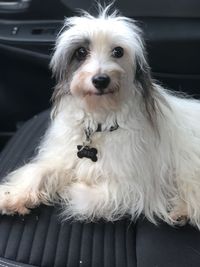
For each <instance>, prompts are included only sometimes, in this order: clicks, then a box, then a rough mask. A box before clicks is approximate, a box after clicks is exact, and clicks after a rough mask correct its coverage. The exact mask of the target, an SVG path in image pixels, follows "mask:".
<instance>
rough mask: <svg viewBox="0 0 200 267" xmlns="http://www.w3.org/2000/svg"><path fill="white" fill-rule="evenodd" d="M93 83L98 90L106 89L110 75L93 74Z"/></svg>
mask: <svg viewBox="0 0 200 267" xmlns="http://www.w3.org/2000/svg"><path fill="white" fill-rule="evenodd" d="M92 83H93V85H94V86H95V87H96V88H97V89H98V90H100V91H102V90H103V89H106V88H107V87H108V85H109V83H110V77H109V76H108V75H106V74H101V75H95V76H94V77H93V78H92Z"/></svg>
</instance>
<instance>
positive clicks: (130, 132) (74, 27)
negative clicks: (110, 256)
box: [0, 7, 200, 228]
mask: <svg viewBox="0 0 200 267" xmlns="http://www.w3.org/2000/svg"><path fill="white" fill-rule="evenodd" d="M108 9H109V7H107V8H106V9H104V10H101V12H100V15H99V16H98V17H97V18H96V17H93V16H91V15H89V14H88V13H84V14H83V15H82V16H81V17H72V18H67V19H66V21H65V25H64V27H63V29H62V31H61V33H60V35H59V37H58V39H57V43H56V49H55V53H54V55H53V58H52V61H51V67H52V70H53V73H54V74H55V76H56V78H57V80H58V83H57V86H56V88H55V92H54V94H53V99H54V106H53V110H52V122H51V125H50V127H49V129H48V131H47V133H46V134H45V137H44V138H43V141H42V142H41V145H40V147H39V152H38V154H37V156H36V157H35V158H34V159H33V160H32V161H31V162H30V163H28V164H26V165H25V166H23V167H21V168H19V169H17V170H16V171H14V172H12V173H10V174H9V175H8V176H7V177H6V178H5V180H4V182H3V183H2V185H1V186H0V210H1V212H2V213H3V214H12V213H19V214H26V213H28V212H29V208H31V207H34V206H36V205H39V204H40V203H50V204H52V203H55V202H60V203H61V205H62V206H63V216H64V218H69V217H73V218H75V219H78V220H95V219H99V218H104V219H106V220H111V221H112V220H116V219H118V218H120V217H122V216H124V215H126V214H130V215H131V217H132V219H135V218H137V217H138V216H139V215H140V214H141V213H143V214H144V215H145V216H146V217H147V218H148V219H149V220H150V221H151V222H154V223H156V220H157V219H161V220H164V221H166V222H167V223H169V224H174V223H175V222H176V220H179V219H183V218H188V219H189V220H190V222H191V223H192V224H193V225H195V226H197V227H198V228H200V122H199V120H200V102H198V101H196V100H190V99H184V98H180V97H177V96H175V95H172V94H171V93H169V92H167V91H166V90H164V89H163V88H161V87H160V86H159V85H157V84H156V83H154V82H153V80H152V78H151V74H150V70H149V66H148V64H147V61H146V58H145V51H144V46H143V40H142V38H141V31H140V29H139V28H138V27H137V26H136V24H135V22H134V21H133V20H131V19H129V18H126V17H122V16H120V15H118V14H117V13H116V12H114V13H112V14H111V15H108Z"/></svg>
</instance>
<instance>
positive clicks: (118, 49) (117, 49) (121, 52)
mask: <svg viewBox="0 0 200 267" xmlns="http://www.w3.org/2000/svg"><path fill="white" fill-rule="evenodd" d="M123 55H124V49H123V48H122V47H120V46H118V47H115V48H114V49H113V50H112V56H113V57H116V58H120V57H123Z"/></svg>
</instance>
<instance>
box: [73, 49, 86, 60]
mask: <svg viewBox="0 0 200 267" xmlns="http://www.w3.org/2000/svg"><path fill="white" fill-rule="evenodd" d="M87 55H88V50H87V49H86V48H85V47H79V48H78V49H77V50H76V51H75V57H76V58H77V59H78V60H79V61H80V60H84V59H85V58H86V57H87Z"/></svg>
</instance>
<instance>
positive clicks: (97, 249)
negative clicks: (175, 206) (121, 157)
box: [0, 0, 200, 267]
mask: <svg viewBox="0 0 200 267" xmlns="http://www.w3.org/2000/svg"><path fill="white" fill-rule="evenodd" d="M104 2H106V3H107V2H108V1H104ZM114 7H116V8H117V9H119V11H120V12H121V13H122V14H123V15H125V16H128V17H131V18H134V19H135V20H136V21H137V23H138V25H139V26H140V27H141V28H142V30H143V37H144V40H145V43H146V49H147V54H148V61H149V64H150V66H151V71H152V75H153V78H154V79H155V80H157V81H158V82H159V83H160V84H161V85H162V86H164V87H165V88H166V89H168V90H172V91H174V92H182V93H184V94H186V95H188V97H193V98H196V99H199V98H200V1H199V0H168V1H164V0H133V1H130V0H123V1H122V0H116V1H115V2H114ZM79 9H84V10H87V11H89V12H91V13H92V14H96V2H95V1H92V0H91V1H89V0H84V1H81V0H73V1H72V0H57V1H55V0H42V1H41V0H0V177H1V179H3V177H5V175H6V174H7V173H8V172H10V171H11V170H14V169H16V167H18V166H21V165H22V164H24V163H25V162H28V161H29V160H30V159H31V158H32V157H33V156H34V155H35V153H36V148H37V146H38V144H39V142H40V140H41V137H42V136H43V135H44V133H45V130H46V129H47V127H48V124H49V122H50V116H49V114H50V107H51V95H52V92H53V88H54V86H55V80H54V78H53V77H52V73H51V71H50V68H49V62H50V58H51V55H52V53H53V50H54V45H55V40H56V36H57V35H58V33H59V31H60V29H61V27H62V25H63V20H64V18H65V17H71V16H74V15H76V14H78V12H79ZM144 164H145V163H144ZM0 201H1V200H0ZM0 266H2V267H6V266H8V267H14V266H18V267H19V266H24V267H25V266H29V267H36V266H38V267H39V266H41V267H53V266H54V267H63V266H67V267H76V266H77V267H78V266H79V267H115V266H116V267H135V266H138V267H179V266H180V267H198V266H200V234H199V231H198V230H197V229H195V228H193V227H192V226H190V225H185V226H183V227H170V226H168V225H166V224H165V223H163V222H160V223H159V224H158V225H153V224H151V223H150V222H148V221H147V220H146V219H145V218H143V217H140V218H139V219H138V220H137V221H131V220H130V219H129V218H128V217H126V218H124V219H122V220H118V221H116V222H114V223H111V222H106V221H103V220H100V221H97V222H93V223H91V222H76V221H73V220H69V221H62V220H61V219H60V217H59V206H45V205H41V206H39V207H38V208H35V209H33V210H32V211H31V213H30V214H29V215H26V216H18V215H14V216H7V215H0Z"/></svg>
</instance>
